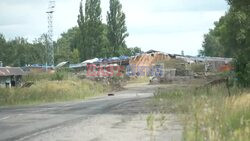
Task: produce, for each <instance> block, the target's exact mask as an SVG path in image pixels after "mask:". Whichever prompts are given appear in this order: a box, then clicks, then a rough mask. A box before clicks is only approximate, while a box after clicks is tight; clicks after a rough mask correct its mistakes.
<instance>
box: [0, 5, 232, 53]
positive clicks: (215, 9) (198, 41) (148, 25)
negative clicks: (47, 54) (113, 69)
mask: <svg viewBox="0 0 250 141" xmlns="http://www.w3.org/2000/svg"><path fill="white" fill-rule="evenodd" d="M48 1H49V0H0V33H2V34H4V35H5V37H6V38H7V39H13V38H14V37H16V36H22V37H25V38H28V39H29V41H32V40H34V39H35V38H38V37H39V36H40V35H41V34H42V33H46V32H47V15H46V10H47V8H48ZM120 1H121V3H122V5H123V11H124V12H125V14H126V17H127V19H126V20H127V26H128V32H129V34H130V36H129V37H128V38H127V44H128V46H129V47H135V46H138V47H141V48H142V50H144V51H147V50H150V49H154V50H159V51H163V52H166V53H176V54H180V53H181V51H182V50H183V51H184V52H185V54H186V55H197V54H198V50H199V49H201V45H202V41H203V35H204V34H205V33H207V32H208V30H209V28H213V26H214V25H213V23H214V21H218V20H219V18H220V17H221V16H222V15H224V14H225V12H226V10H227V9H228V6H227V3H226V2H225V0H120ZM101 2H102V10H103V16H102V19H103V22H105V23H106V13H107V10H108V6H109V3H108V2H109V0H102V1H101ZM79 3H80V0H57V1H56V9H55V14H54V32H55V33H54V34H55V37H54V38H55V40H56V39H57V38H59V37H60V34H61V33H62V32H65V31H67V29H69V28H71V27H73V26H76V25H77V15H78V12H79Z"/></svg>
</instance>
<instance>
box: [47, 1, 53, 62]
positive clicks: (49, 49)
mask: <svg viewBox="0 0 250 141" xmlns="http://www.w3.org/2000/svg"><path fill="white" fill-rule="evenodd" d="M54 9H55V0H49V7H48V11H47V12H46V13H47V14H48V35H47V36H48V37H47V39H48V44H47V54H48V55H47V64H48V65H50V66H54V45H53V13H54V12H55V10H54Z"/></svg>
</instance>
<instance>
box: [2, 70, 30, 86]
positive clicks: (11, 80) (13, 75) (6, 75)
mask: <svg viewBox="0 0 250 141" xmlns="http://www.w3.org/2000/svg"><path fill="white" fill-rule="evenodd" d="M24 75H25V73H24V71H23V70H22V69H21V68H14V67H0V87H6V88H10V87H16V86H20V85H21V79H22V76H24Z"/></svg>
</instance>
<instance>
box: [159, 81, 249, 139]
mask: <svg viewBox="0 0 250 141" xmlns="http://www.w3.org/2000/svg"><path fill="white" fill-rule="evenodd" d="M241 92H242V91H241V90H239V89H238V88H237V87H235V88H231V93H232V94H233V96H230V97H229V96H228V92H227V89H226V86H224V85H220V86H214V87H207V88H199V89H195V88H189V89H181V90H173V91H166V90H164V89H161V90H159V91H158V92H157V93H156V94H155V101H156V102H158V104H159V106H161V107H163V109H165V111H167V112H175V113H184V117H182V118H183V125H184V140H187V141H247V140H249V139H250V95H249V93H248V92H247V91H245V93H241Z"/></svg>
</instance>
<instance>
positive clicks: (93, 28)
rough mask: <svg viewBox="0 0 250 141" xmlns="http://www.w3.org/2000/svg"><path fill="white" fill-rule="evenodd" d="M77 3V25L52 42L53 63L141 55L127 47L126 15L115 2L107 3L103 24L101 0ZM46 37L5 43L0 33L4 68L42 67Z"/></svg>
mask: <svg viewBox="0 0 250 141" xmlns="http://www.w3.org/2000/svg"><path fill="white" fill-rule="evenodd" d="M83 4H84V3H83V1H81V2H80V8H79V15H78V19H77V24H78V25H77V26H76V27H72V28H71V29H69V30H68V31H67V32H65V33H62V34H61V37H60V38H59V39H58V40H57V41H55V42H54V55H55V63H59V62H62V61H70V63H79V62H81V61H84V60H87V59H92V58H96V57H97V58H109V57H116V56H123V55H124V56H133V55H136V54H137V53H141V52H142V51H141V49H140V48H138V47H134V48H128V47H127V45H126V38H127V37H128V36H129V34H128V31H127V26H126V16H125V13H124V12H123V11H122V4H121V3H120V1H119V0H110V5H109V11H108V12H107V17H106V19H107V24H105V23H103V22H102V16H101V15H102V9H101V0H86V1H85V5H84V6H83ZM47 46H48V36H47V35H46V34H43V35H42V36H41V37H39V38H38V39H35V41H33V42H32V43H29V42H28V40H27V39H25V38H23V37H16V38H15V39H13V40H6V39H5V37H4V35H2V34H0V61H3V63H4V65H8V66H24V65H29V64H46V62H48V60H47V59H48V56H47V55H48V54H47V53H46V52H47Z"/></svg>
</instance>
